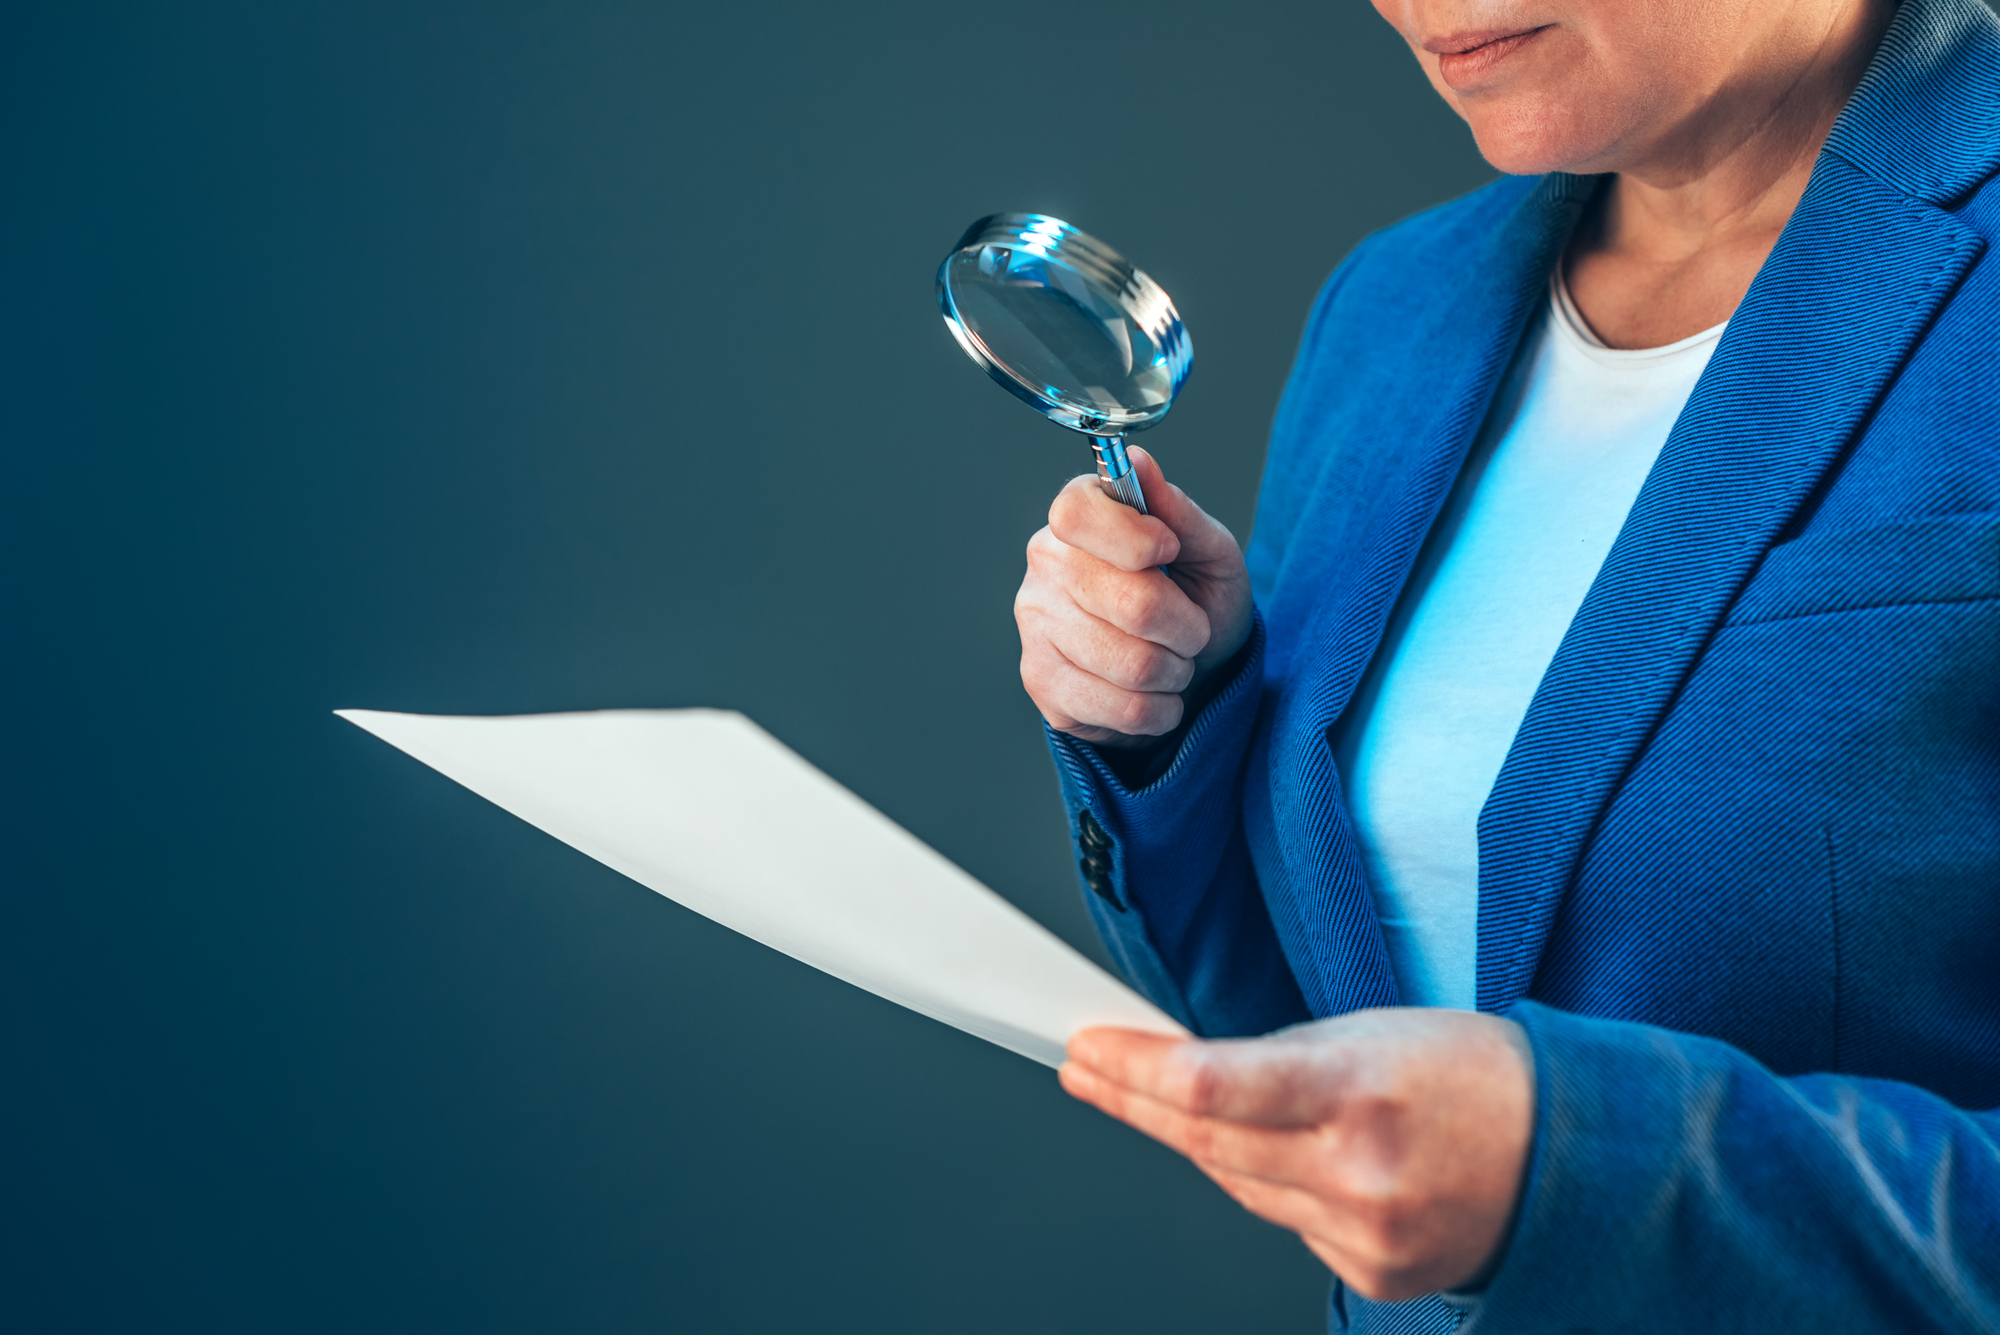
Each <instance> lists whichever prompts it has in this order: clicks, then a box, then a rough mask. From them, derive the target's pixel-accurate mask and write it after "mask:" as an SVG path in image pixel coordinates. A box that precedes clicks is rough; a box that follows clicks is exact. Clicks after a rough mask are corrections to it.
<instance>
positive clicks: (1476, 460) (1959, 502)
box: [1017, 0, 2000, 1331]
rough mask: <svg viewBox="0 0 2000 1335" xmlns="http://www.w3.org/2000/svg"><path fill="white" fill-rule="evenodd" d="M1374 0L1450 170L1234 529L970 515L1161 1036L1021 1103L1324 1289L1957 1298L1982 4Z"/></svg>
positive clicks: (1100, 1051)
mask: <svg viewBox="0 0 2000 1335" xmlns="http://www.w3.org/2000/svg"><path fill="white" fill-rule="evenodd" d="M1377 6H1378V8H1380V9H1381V10H1382V12H1383V14H1384V16H1385V17H1386V18H1388V19H1389V21H1390V22H1391V23H1393V24H1394V25H1395V26H1396V28H1397V29H1398V31H1400V32H1401V33H1402V34H1403V36H1404V37H1405V38H1407V39H1408V41H1409V43H1410V45H1411V47H1412V48H1413V49H1414V50H1415V51H1416V53H1417V55H1418V59H1419V60H1420V61H1421V62H1422V64H1423V66H1424V69H1425V71H1426V73H1427V74H1429V76H1430V78H1431V80H1432V82H1433V83H1434V84H1435V85H1436V86H1437V88H1438V91H1439V92H1440V93H1441V94H1442V95H1443V96H1444V97H1445V98H1446V100H1447V101H1449V102H1450V103H1451V104H1452V106H1453V107H1454V108H1455V109H1456V110H1457V111H1458V112H1459V113H1460V114H1461V115H1463V116H1464V117H1465V118H1466V120H1467V121H1468V122H1469V123H1470V125H1471V127H1472V129H1473V132H1474V134H1475V135H1476V136H1477V138H1478V140H1479V144H1480V148H1481V150H1482V151H1483V152H1484V153H1485V154H1486V156H1487V157H1488V159H1489V160H1491V161H1492V162H1493V163H1494V165H1495V166H1497V167H1499V168H1500V169H1501V170H1502V171H1505V172H1508V173H1510V174H1512V175H1511V176H1510V178H1509V179H1505V180H1502V181H1500V182H1498V183H1496V184H1494V185H1492V186H1490V187H1488V188H1486V189H1485V190H1482V191H1480V192H1478V193H1476V194H1474V195H1472V196H1469V197H1468V198H1466V199H1463V200H1459V201H1457V202H1455V203H1452V204H1449V205H1446V206H1444V207H1442V208H1440V209H1437V210H1434V211H1432V212H1430V213H1427V214H1424V215H1421V216H1419V217H1417V218H1413V219H1411V220H1409V221H1407V222H1404V223H1402V224H1400V225H1398V226H1396V227H1393V228H1391V229H1389V230H1388V231H1386V232H1384V233H1381V234H1379V235H1377V236H1375V237H1372V238H1370V239H1369V240H1368V241H1366V242H1364V243H1363V244H1362V245H1361V246H1360V247H1359V248H1358V249H1357V250H1356V251H1355V253H1354V254H1353V255H1352V256H1350V257H1349V259H1348V260H1347V261H1346V263H1345V264H1343V265H1342V266H1341V268H1340V270H1339V271H1338V272H1337V273H1336V274H1335V275H1334V277H1333V278H1332V280H1331V281H1330V282H1329V283H1328V285H1327V288H1326V290H1325V292H1324V293H1323V294H1322V296H1321V298H1320V301H1319V304H1318V305H1317V307H1316V308H1315V311H1314V314H1313V316H1312V320H1311V323H1310V325H1309V327H1308V329H1307V332H1306V335H1305V340H1304V345H1303V348H1302V350H1301V353H1300V357H1299V361H1298V365H1297V367H1296V369H1295V371H1294V374H1293V376H1292V379H1291V382H1290V384H1289V386H1288V388H1287V390H1286V394H1285V399H1284V403H1283V406H1282V407H1281V409H1280V412H1279V415H1278V420H1277V424H1276V427H1275V430H1274V435H1273V439H1272V445H1271V452H1270V460H1269V464H1268V466H1267V469H1266V474H1265V481H1264V489H1263V493H1262V498H1261V501H1260V509H1259V513H1258V518H1257V526H1256V531H1255V535H1254V538H1253V540H1252V542H1251V544H1250V549H1249V553H1248V558H1247V563H1246V560H1245V557H1244V556H1243V554H1242V553H1240V552H1239V550H1238V548H1237V545H1236V543H1235V541H1234V539H1232V538H1231V537H1230V535H1229V534H1228V533H1227V532H1226V531H1225V530H1223V529H1222V528H1221V527H1220V526H1219V525H1217V524H1216V523H1215V522H1214V521H1213V520H1211V519H1209V518H1208V517H1207V516H1206V515H1205V514H1203V513H1202V512H1201V510H1200V509H1199V508H1198V507H1197V506H1196V505H1195V504H1194V503H1193V502H1192V501H1191V500H1189V499H1188V498H1187V497H1186V496H1184V495H1183V494H1182V493H1181V492H1180V491H1179V490H1178V489H1176V488H1174V487H1172V486H1171V485H1170V484H1169V483H1168V482H1167V481H1166V480H1165V478H1164V477H1162V475H1161V474H1160V471H1159V469H1158V468H1157V466H1156V465H1154V464H1153V462H1152V461H1151V460H1150V459H1144V458H1143V457H1142V458H1141V459H1140V462H1139V467H1140V469H1141V472H1142V476H1143V481H1144V485H1145V490H1146V496H1147V502H1148V505H1149V507H1150V508H1151V510H1152V515H1151V517H1147V516H1141V515H1139V514H1138V513H1137V512H1135V511H1131V510H1127V509H1124V508H1123V507H1120V506H1118V505H1116V504H1115V503H1113V502H1111V501H1110V500H1109V499H1107V498H1106V497H1104V496H1103V495H1101V494H1100V493H1099V492H1098V491H1097V489H1096V488H1095V487H1094V486H1093V485H1091V484H1090V483H1089V481H1088V480H1085V479H1080V480H1079V481H1078V482H1076V483H1073V484H1072V485H1071V486H1070V488H1069V489H1067V490H1066V491H1065V492H1064V493H1063V494H1062V496H1061V497H1060V498H1058V500H1057V502H1056V504H1055V506H1054V508H1053V510H1052V512H1051V516H1050V525H1049V527H1048V528H1047V529H1045V530H1044V531H1043V532H1042V533H1040V534H1037V535H1036V537H1035V539H1034V540H1033V542H1032V543H1031V544H1030V546H1029V569H1028V576H1027V579H1026V581H1025V583H1024V584H1023V586H1022V590H1021V594H1020V598H1019V600H1018V604H1017V616H1018V620H1019V623H1020V627H1021V633H1022V641H1023V654H1022V675H1023V679H1024V681H1025V682H1026V683H1027V686H1028V689H1029V691H1030V693H1031V694H1032V695H1033V696H1034V698H1035V700H1036V702H1037V703H1038V705H1039V706H1040V707H1041V709H1042V711H1043V713H1044V715H1045V716H1046V718H1047V719H1048V721H1049V724H1050V726H1051V738H1052V744H1053V746H1054V748H1055V751H1056V755H1057V759H1058V762H1059V763H1058V770H1059V772H1060V774H1061V777H1062V781H1063V790H1064V794H1065V798H1066V800H1067V802H1068V805H1069V808H1070V812H1071V820H1072V828H1073V830H1074V832H1075V834H1076V837H1077V839H1078V843H1079V851H1080V853H1081V856H1082V867H1083V872H1084V880H1085V883H1086V886H1087V887H1088V893H1087V898H1088V900H1089V902H1090V904H1091V907H1092V911H1093V913H1094V915H1095V917H1096V919H1097V922H1098V924H1099V926H1100V929H1101V930H1102V931H1103V933H1104V935H1105V938H1106V940H1107V941H1108V942H1109V944H1110V946H1111V948H1112V950H1113V952H1114V953H1115V954H1116V955H1117V957H1118V959H1119V961H1120V962H1121V964H1122V965H1123V967H1124V968H1125V969H1126V971H1127V973H1128V974H1129V975H1130V976H1131V977H1132V978H1133V979H1134V980H1135V981H1136V982H1137V983H1138V984H1139V985H1140V986H1141V987H1143V988H1144V989H1145V990H1146V991H1147V992H1148V993H1149V994H1150V995H1151V996H1152V997H1153V998H1154V999H1155V1000H1156V1001H1158V1002H1159V1003H1160V1004H1161V1005H1162V1006H1164V1007H1165V1008H1167V1009H1169V1010H1170V1011H1172V1012H1174V1013H1175V1014H1176V1015H1178V1016H1179V1017H1180V1018H1181V1019H1182V1020H1183V1021H1185V1022H1186V1023H1187V1024H1188V1025H1189V1027H1190V1028H1191V1029H1193V1030H1195V1031H1196V1032H1197V1033H1200V1034H1203V1035H1205V1036H1207V1038H1208V1039H1209V1040H1210V1041H1200V1042H1184V1043H1175V1042H1171V1041H1168V1040H1164V1039H1158V1038H1150V1037H1147V1036H1143V1035H1137V1034H1132V1033H1124V1032H1118V1031H1107V1030H1095V1031H1089V1032H1087V1033H1085V1034H1084V1035H1081V1036H1079V1037H1078V1039H1077V1040H1076V1041H1075V1042H1074V1043H1073V1044H1072V1047H1071V1054H1070V1056H1071V1060H1070V1063H1069V1065H1068V1066H1066V1067H1065V1068H1064V1081H1065V1084H1066V1085H1067V1087H1068V1088H1069V1089H1070V1090H1071V1092H1073V1093H1075V1094H1077V1095H1078V1096H1079V1097H1082V1098H1085V1099H1087V1100H1089V1101H1091V1102H1093V1103H1095V1104H1096V1105H1098V1106H1099V1107H1101V1108H1104V1109H1105V1110H1106V1111H1108V1112H1111V1113H1112V1114H1114V1115H1116V1116H1119V1117H1122V1118H1124V1119H1126V1120H1127V1121H1129V1122H1131V1123H1132V1124H1133V1125H1135V1126H1137V1127H1139V1128H1140V1129H1142V1130H1145V1131H1147V1132H1148V1133H1150V1134H1152V1135H1154V1136H1157V1137H1158V1138H1160V1139H1161V1140H1163V1141H1165V1142H1166V1143H1167V1144H1169V1145H1171V1146H1173V1147H1175V1148H1176V1149H1178V1150H1180V1151H1182V1152H1184V1153H1186V1154H1188V1155H1189V1156H1190V1157H1191V1158H1193V1159H1194V1161H1195V1162H1196V1163H1197V1164H1199V1165H1200V1166H1201V1167H1202V1168H1203V1170H1204V1171H1206V1172H1208V1173H1209V1174H1210V1175H1211V1176H1212V1177H1213V1178H1215V1180H1216V1181H1217V1182H1219V1183H1220V1184H1221V1185H1222V1186H1223V1187H1224V1188H1225V1189H1226V1190H1228V1191H1229V1192H1230V1193H1231V1194H1232V1195H1234V1196H1235V1197H1236V1198H1237V1199H1238V1200H1240V1201H1242V1202H1243V1204H1245V1205H1246V1206H1248V1207H1249V1208H1250V1209H1252V1210H1254V1211H1256V1212H1257V1213H1259V1214H1261V1215H1263V1216H1265V1217H1266V1218H1268V1219H1271V1220H1274V1221H1276V1222H1278V1223H1280V1224H1283V1225H1285V1226H1287V1227H1289V1228H1292V1229H1294V1230H1296V1231H1297V1232H1298V1233H1299V1234H1300V1235H1301V1236H1302V1237H1303V1238H1304V1240H1305V1241H1306V1243H1307V1245H1308V1246H1310V1247H1311V1248H1312V1249H1313V1250H1314V1251H1315V1252H1316V1253H1317V1254H1318V1255H1319V1256H1320V1257H1321V1258H1323V1259H1324V1260H1325V1261H1326V1262H1327V1264H1328V1265H1329V1266H1331V1267H1332V1269H1333V1270H1334V1271H1335V1272H1336V1274H1337V1275H1338V1276H1339V1279H1340V1281H1341V1282H1340V1283H1337V1284H1336V1285H1335V1288H1334V1301H1333V1323H1334V1326H1335V1327H1336V1328H1337V1329H1354V1330H1368V1331H1373V1330H1420V1329H1421V1330H1429V1329H1449V1328H1450V1327H1451V1326H1452V1325H1453V1324H1454V1323H1456V1322H1462V1321H1465V1320H1467V1319H1468V1318H1469V1319H1470V1320H1471V1321H1472V1322H1473V1323H1474V1324H1475V1325H1476V1327H1477V1329H1479V1330H1480V1331H1515V1330H1520V1331H1551V1330H1571V1329H1590V1330H1642V1329H1644V1330H1650V1329H1673V1330H1702V1329H1815V1330H1849V1329H1852V1330H1898V1331H1907V1330H1924V1329H1953V1330H1966V1329H1982V1330H2000V1116H1996V1115H1994V1114H1991V1113H1982V1112H1978V1111H1975V1110H1978V1109H1990V1108H1993V1107H1994V1106H1995V1105H2000V261H1996V260H1995V259H1993V258H1991V257H1990V256H1989V254H1988V249H1989V242H1990V240H1991V239H1992V237H1993V236H1994V234H1995V232H1996V230H2000V185H1996V184H1995V183H1994V175H1995V172H1996V168H2000V24H1996V22H1995V20H1994V18H1993V16H1992V15H1991V14H1990V13H1989V11H1988V10H1986V9H1985V8H1983V7H1982V6H1981V5H1979V4H1978V3H1976V0H1906V3H1904V4H1902V5H1901V6H1900V7H1898V6H1895V5H1893V4H1890V3H1887V0H1708V2H1705V3H1698V2H1697V0H1548V2H1547V3H1541V0H1494V2H1493V3H1486V2H1484V0H1377ZM1160 566H1165V567H1166V570H1165V571H1164V572H1162V571H1161V570H1159V569H1157V568H1156V567H1160ZM1316 1017H1318V1022H1317V1023H1313V1024H1310V1025H1302V1022H1304V1021H1308V1020H1314V1019H1315V1018H1316ZM1324 1017H1337V1018H1324ZM1286 1026H1299V1027H1293V1028H1286ZM1279 1029H1285V1032H1283V1033H1279V1034H1274V1035H1273V1036H1270V1037H1266V1038H1261V1039H1244V1040H1239V1041H1214V1040H1216V1039H1223V1038H1227V1037H1228V1036H1233V1035H1255V1034H1271V1032H1272V1031H1275V1030H1279Z"/></svg>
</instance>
